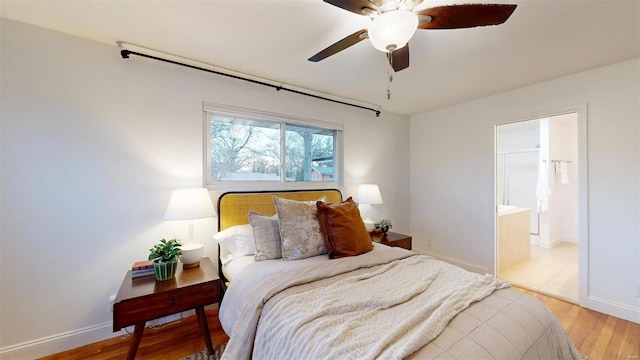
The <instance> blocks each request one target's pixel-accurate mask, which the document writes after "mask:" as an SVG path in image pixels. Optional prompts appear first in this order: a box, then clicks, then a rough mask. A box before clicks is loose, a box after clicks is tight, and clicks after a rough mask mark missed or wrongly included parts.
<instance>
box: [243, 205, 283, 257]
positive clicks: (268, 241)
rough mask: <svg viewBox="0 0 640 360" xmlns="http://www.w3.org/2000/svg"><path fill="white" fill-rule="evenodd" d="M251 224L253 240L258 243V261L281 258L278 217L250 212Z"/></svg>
mask: <svg viewBox="0 0 640 360" xmlns="http://www.w3.org/2000/svg"><path fill="white" fill-rule="evenodd" d="M249 223H251V227H253V238H254V239H255V242H256V256H255V257H256V261H262V260H273V259H279V258H281V257H282V244H281V241H280V225H279V221H278V216H277V215H274V216H265V215H262V214H258V213H257V212H253V211H249Z"/></svg>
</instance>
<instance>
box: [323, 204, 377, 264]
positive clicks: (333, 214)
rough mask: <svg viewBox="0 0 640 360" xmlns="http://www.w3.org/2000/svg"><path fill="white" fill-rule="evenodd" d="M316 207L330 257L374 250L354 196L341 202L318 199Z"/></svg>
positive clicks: (354, 254) (334, 257) (353, 254)
mask: <svg viewBox="0 0 640 360" xmlns="http://www.w3.org/2000/svg"><path fill="white" fill-rule="evenodd" d="M316 207H317V208H318V221H319V223H320V230H322V235H323V236H324V244H325V246H326V247H327V252H328V253H329V259H337V258H341V257H346V256H356V255H360V254H364V253H366V252H369V251H371V250H373V243H372V242H371V237H370V236H369V232H367V229H366V228H365V226H364V222H362V218H361V217H360V211H359V210H358V205H357V204H356V203H355V201H353V199H352V198H348V199H347V200H346V201H344V202H342V203H340V204H325V203H324V202H322V201H318V202H316Z"/></svg>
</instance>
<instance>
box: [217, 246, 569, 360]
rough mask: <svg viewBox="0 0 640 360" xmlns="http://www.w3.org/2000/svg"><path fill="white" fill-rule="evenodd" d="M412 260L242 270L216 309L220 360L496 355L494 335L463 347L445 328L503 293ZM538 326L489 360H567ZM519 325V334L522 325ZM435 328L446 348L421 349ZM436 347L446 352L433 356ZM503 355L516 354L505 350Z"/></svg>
mask: <svg viewBox="0 0 640 360" xmlns="http://www.w3.org/2000/svg"><path fill="white" fill-rule="evenodd" d="M414 255H415V254H414V253H411V252H409V251H405V250H403V249H397V248H393V249H389V248H387V247H384V246H376V247H375V248H374V251H372V252H370V253H367V254H364V255H361V256H357V257H352V258H345V259H338V260H327V259H326V257H324V258H323V257H317V258H318V259H314V260H311V261H307V262H297V261H286V262H285V261H280V262H279V266H278V267H277V268H273V267H272V265H269V264H268V262H258V263H256V264H255V265H252V266H251V267H249V268H247V269H246V270H244V271H243V272H242V273H240V274H239V275H238V278H237V279H235V280H234V282H233V285H232V286H231V287H230V288H229V290H228V292H227V293H226V294H225V297H224V301H223V303H222V306H221V309H220V320H221V323H222V325H223V328H224V329H225V331H226V332H227V333H228V334H231V338H230V341H229V344H228V345H227V349H226V350H225V353H224V355H223V359H250V358H252V357H253V358H254V359H261V358H265V359H285V358H296V359H301V358H304V359H321V358H323V359H324V358H326V359H336V358H340V359H343V358H357V359H360V358H398V359H399V358H404V357H406V356H408V355H411V354H413V355H412V356H416V357H419V358H422V357H423V356H422V354H425V355H428V356H429V357H431V356H433V355H437V354H440V355H438V356H445V357H446V356H452V355H457V356H456V357H458V356H459V355H461V354H460V353H459V352H456V351H458V350H459V349H458V348H468V349H465V351H471V352H469V353H468V354H467V356H473V357H477V356H478V355H479V354H480V353H479V352H478V349H477V346H476V345H477V343H478V341H480V340H478V339H481V338H482V337H483V336H484V340H482V341H487V345H483V344H481V345H480V346H481V347H484V348H485V350H487V351H489V352H491V351H492V350H491V349H490V346H494V347H496V345H497V343H498V342H499V341H498V340H501V338H496V334H495V331H494V333H488V332H487V331H486V330H483V332H480V333H479V334H476V335H475V337H476V338H477V339H475V340H474V341H472V344H471V345H470V344H469V343H467V341H468V337H469V334H470V335H473V334H472V333H471V332H472V331H473V328H470V329H464V328H469V326H468V324H470V323H467V324H466V325H462V326H461V324H464V323H461V322H460V321H457V322H453V323H454V326H453V327H447V323H448V322H449V321H450V320H451V319H452V318H453V317H455V316H456V314H458V313H459V312H460V311H462V310H464V309H465V308H467V307H468V306H469V304H470V303H472V302H474V301H477V300H480V299H482V298H484V297H486V296H487V295H489V294H491V293H492V292H493V291H494V290H495V289H496V288H500V287H504V285H505V284H503V283H501V282H499V281H496V280H495V279H494V278H492V277H483V276H480V275H478V274H474V273H469V272H466V271H464V270H462V269H460V268H457V267H454V266H452V265H449V264H446V263H444V262H440V261H437V260H434V259H433V258H430V257H427V256H422V255H415V256H414ZM261 263H263V264H261ZM512 291H514V293H506V294H507V296H506V299H505V300H504V301H502V306H507V305H508V302H513V303H514V304H515V303H522V304H524V303H525V302H526V301H528V300H527V299H524V300H523V299H520V298H519V296H520V295H517V293H518V292H517V291H515V290H512ZM492 297H494V295H492ZM500 297H505V296H504V295H501V296H499V298H500ZM525 297H526V295H525ZM521 300H523V301H521ZM532 300H533V299H532ZM534 301H535V300H534ZM491 302H495V300H493V301H490V302H489V304H491ZM490 307H491V305H490ZM542 308H544V307H542ZM480 309H482V307H481V308H480ZM539 310H540V309H537V308H536V309H535V311H539ZM483 311H484V310H483ZM501 311H502V310H501V309H491V311H490V313H491V314H488V313H486V314H485V313H482V314H480V313H478V311H477V309H476V310H475V311H471V312H470V313H468V314H467V315H466V316H463V317H462V318H461V319H463V318H464V319H467V318H468V317H469V314H471V316H474V314H475V315H479V316H480V317H487V319H489V318H490V315H492V314H494V313H495V314H497V315H502V314H501ZM527 311H529V310H528V309H527ZM542 311H543V312H542V314H543V315H545V313H544V310H542ZM546 311H547V312H548V310H546ZM263 314H264V315H263ZM461 315H462V314H461ZM497 319H500V318H497ZM543 320H544V322H541V323H543V324H544V327H543V328H540V327H539V326H537V327H536V329H535V331H531V335H530V336H527V338H526V339H523V334H522V333H517V336H513V337H512V338H511V339H509V340H508V341H510V342H511V343H513V344H508V343H505V344H500V346H499V349H498V350H496V351H494V352H495V354H497V355H494V358H501V357H502V358H506V357H507V356H508V357H509V358H515V357H516V356H517V357H521V356H523V354H525V353H526V355H527V356H531V355H532V354H533V355H536V354H538V356H537V357H540V355H541V354H544V353H545V352H546V353H555V354H562V356H565V357H566V358H571V357H575V356H576V354H577V352H576V351H575V348H574V347H573V345H572V344H571V342H570V341H569V340H568V339H567V338H566V334H564V332H563V331H562V328H561V327H560V326H559V324H557V321H555V319H553V317H552V316H551V317H548V318H544V319H543ZM466 321H469V319H467V320H466ZM474 321H475V320H474ZM473 323H475V324H476V325H474V327H478V328H482V327H484V324H480V323H477V321H475V322H473ZM523 326H524V327H525V328H524V329H525V330H524V331H529V329H528V328H527V327H528V326H529V325H527V324H524V325H523ZM445 327H447V328H446V331H444V333H443V334H442V335H443V336H445V337H444V338H443V339H445V340H444V341H445V342H446V344H443V340H440V338H441V337H442V336H441V337H440V338H438V340H439V341H434V342H431V343H430V341H431V340H433V339H434V338H436V337H438V335H439V334H440V333H441V332H442V330H443V329H445ZM459 327H462V328H463V329H459ZM452 331H453V332H452ZM465 331H468V332H469V334H468V335H465V334H464V332H465ZM508 331H509V332H512V333H513V332H514V331H515V330H514V329H509V330H508ZM452 334H453V336H452ZM484 334H486V335H484ZM525 335H526V334H525ZM454 340H455V341H454ZM254 341H255V347H254ZM427 344H428V345H429V346H425V345H427ZM474 344H475V345H474ZM443 345H446V348H444V349H441V348H440V347H442V346H443ZM474 346H476V347H475V348H474ZM513 347H520V348H521V349H517V350H515V351H514V350H513V349H512V348H513ZM416 350H419V355H416V354H418V353H414V352H415V351H416ZM485 353H486V351H485ZM500 354H502V355H500ZM462 355H463V357H464V354H462ZM434 357H435V356H434ZM533 357H536V356H533ZM554 357H557V358H560V356H554Z"/></svg>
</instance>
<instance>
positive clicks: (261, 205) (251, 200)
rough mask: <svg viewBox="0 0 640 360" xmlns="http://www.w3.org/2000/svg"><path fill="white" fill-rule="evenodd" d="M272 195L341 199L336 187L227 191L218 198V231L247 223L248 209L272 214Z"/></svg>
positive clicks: (331, 200) (335, 200) (294, 197)
mask: <svg viewBox="0 0 640 360" xmlns="http://www.w3.org/2000/svg"><path fill="white" fill-rule="evenodd" d="M274 195H275V196H278V197H282V198H286V199H291V200H300V201H310V200H318V199H319V198H320V197H322V196H324V197H325V198H326V201H325V202H327V203H339V202H341V201H342V193H340V190H337V189H318V190H292V191H257V192H256V191H253V192H227V193H224V194H222V195H220V198H219V199H218V231H222V230H224V229H227V228H230V227H231V226H234V225H242V224H247V223H249V219H248V214H249V210H252V211H255V212H257V213H260V214H263V215H268V216H271V215H274V214H275V213H276V209H275V206H274V205H273V196H274Z"/></svg>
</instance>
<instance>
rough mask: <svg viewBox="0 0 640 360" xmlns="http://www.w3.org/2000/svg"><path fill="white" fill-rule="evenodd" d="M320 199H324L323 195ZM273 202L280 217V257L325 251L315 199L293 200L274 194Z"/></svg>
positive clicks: (294, 257)
mask: <svg viewBox="0 0 640 360" xmlns="http://www.w3.org/2000/svg"><path fill="white" fill-rule="evenodd" d="M320 200H321V201H324V196H323V197H322V198H321V199H320ZM273 203H274V205H275V207H276V212H277V213H278V219H280V237H281V240H282V259H284V260H296V259H304V258H308V257H312V256H316V255H321V254H326V253H327V249H326V248H325V246H324V239H323V237H322V232H321V231H320V224H319V223H318V217H317V215H316V213H317V211H318V210H317V208H316V202H315V201H295V200H289V199H283V198H280V197H277V196H274V197H273Z"/></svg>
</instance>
